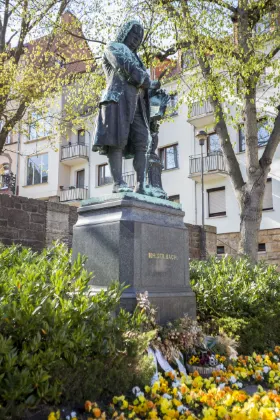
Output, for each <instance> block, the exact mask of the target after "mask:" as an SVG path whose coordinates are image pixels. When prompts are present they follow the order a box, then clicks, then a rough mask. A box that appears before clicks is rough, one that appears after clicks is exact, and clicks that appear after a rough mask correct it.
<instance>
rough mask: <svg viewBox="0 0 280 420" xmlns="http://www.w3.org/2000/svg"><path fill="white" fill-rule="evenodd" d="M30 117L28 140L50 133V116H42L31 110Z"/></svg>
mask: <svg viewBox="0 0 280 420" xmlns="http://www.w3.org/2000/svg"><path fill="white" fill-rule="evenodd" d="M30 117H31V123H30V124H29V140H36V139H38V138H41V137H47V136H49V135H50V134H51V133H52V121H51V117H50V116H42V115H40V114H38V113H37V112H32V113H31V115H30Z"/></svg>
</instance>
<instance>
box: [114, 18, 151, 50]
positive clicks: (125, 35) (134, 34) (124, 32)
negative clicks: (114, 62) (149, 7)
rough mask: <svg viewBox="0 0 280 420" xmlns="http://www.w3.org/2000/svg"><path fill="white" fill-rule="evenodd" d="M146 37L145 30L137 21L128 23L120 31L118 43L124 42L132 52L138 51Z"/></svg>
mask: <svg viewBox="0 0 280 420" xmlns="http://www.w3.org/2000/svg"><path fill="white" fill-rule="evenodd" d="M143 36H144V29H143V27H142V25H141V24H140V23H139V22H137V21H136V20H131V21H129V22H126V23H125V24H124V25H123V26H122V27H121V29H120V31H119V33H118V35H117V39H116V41H117V42H122V43H123V44H125V45H126V46H127V47H128V48H129V49H130V50H132V51H136V50H137V49H138V48H139V46H140V44H141V42H142V40H143Z"/></svg>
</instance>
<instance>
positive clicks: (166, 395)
mask: <svg viewBox="0 0 280 420" xmlns="http://www.w3.org/2000/svg"><path fill="white" fill-rule="evenodd" d="M162 397H163V398H166V399H167V400H172V395H169V394H163V396H162Z"/></svg>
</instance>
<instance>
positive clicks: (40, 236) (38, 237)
mask: <svg viewBox="0 0 280 420" xmlns="http://www.w3.org/2000/svg"><path fill="white" fill-rule="evenodd" d="M18 238H19V239H23V240H30V241H39V242H44V241H45V234H44V232H39V231H34V230H19V236H18Z"/></svg>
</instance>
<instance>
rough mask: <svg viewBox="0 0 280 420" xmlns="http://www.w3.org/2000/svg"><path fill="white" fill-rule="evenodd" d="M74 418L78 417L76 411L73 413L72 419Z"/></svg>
mask: <svg viewBox="0 0 280 420" xmlns="http://www.w3.org/2000/svg"><path fill="white" fill-rule="evenodd" d="M74 417H77V413H76V412H75V411H72V413H71V418H72V419H73V418H74Z"/></svg>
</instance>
